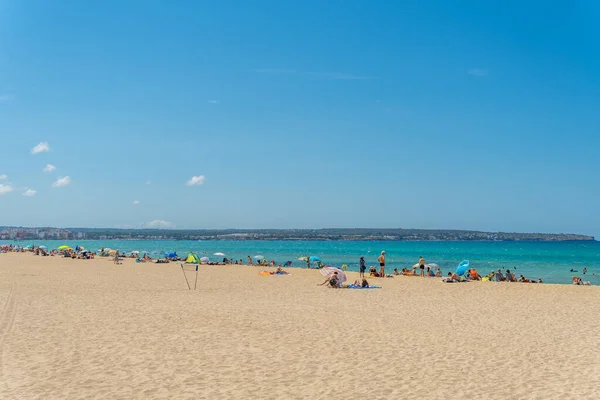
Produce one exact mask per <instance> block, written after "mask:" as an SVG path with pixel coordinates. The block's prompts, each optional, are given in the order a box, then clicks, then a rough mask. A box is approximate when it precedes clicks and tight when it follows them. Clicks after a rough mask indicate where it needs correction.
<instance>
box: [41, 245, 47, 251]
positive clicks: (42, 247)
mask: <svg viewBox="0 0 600 400" xmlns="http://www.w3.org/2000/svg"><path fill="white" fill-rule="evenodd" d="M39 247H40V249H43V250H46V249H47V247H46V246H44V245H42V246H39Z"/></svg>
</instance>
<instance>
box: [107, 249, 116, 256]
mask: <svg viewBox="0 0 600 400" xmlns="http://www.w3.org/2000/svg"><path fill="white" fill-rule="evenodd" d="M116 252H117V251H116V250H109V251H108V254H109V255H111V256H112V255H114V254H115V253H116Z"/></svg>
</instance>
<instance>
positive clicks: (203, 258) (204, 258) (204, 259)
mask: <svg viewBox="0 0 600 400" xmlns="http://www.w3.org/2000/svg"><path fill="white" fill-rule="evenodd" d="M209 261H210V260H209V259H208V257H202V258H201V259H200V262H203V263H207V262H209Z"/></svg>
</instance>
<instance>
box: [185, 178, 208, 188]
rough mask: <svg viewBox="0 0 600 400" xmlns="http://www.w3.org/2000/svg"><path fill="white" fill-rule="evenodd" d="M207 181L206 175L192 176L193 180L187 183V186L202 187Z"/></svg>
mask: <svg viewBox="0 0 600 400" xmlns="http://www.w3.org/2000/svg"><path fill="white" fill-rule="evenodd" d="M205 180H206V178H205V177H204V175H199V176H192V178H191V179H190V180H189V181H187V182H186V183H185V184H186V185H188V186H194V185H202V184H203V183H204V181H205Z"/></svg>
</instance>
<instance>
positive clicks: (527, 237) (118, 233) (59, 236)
mask: <svg viewBox="0 0 600 400" xmlns="http://www.w3.org/2000/svg"><path fill="white" fill-rule="evenodd" d="M0 240H233V241H246V240H268V241H273V240H284V241H286V240H287V241H431V242H442V241H460V242H514V241H528V242H531V241H533V242H580V241H595V238H594V237H593V236H588V235H580V234H569V233H517V232H481V231H466V230H452V229H401V228H400V229H390V228H386V229H377V228H341V229H334V228H329V229H327V228H326V229H112V228H50V227H36V228H32V227H14V226H10V227H9V226H6V227H0Z"/></svg>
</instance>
